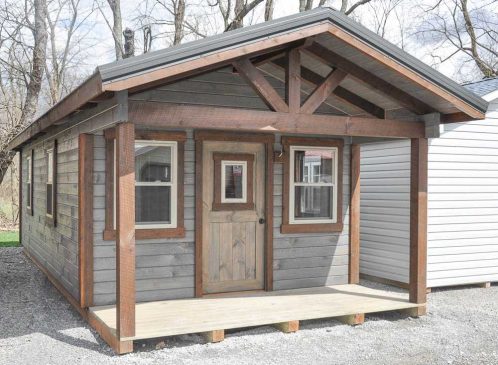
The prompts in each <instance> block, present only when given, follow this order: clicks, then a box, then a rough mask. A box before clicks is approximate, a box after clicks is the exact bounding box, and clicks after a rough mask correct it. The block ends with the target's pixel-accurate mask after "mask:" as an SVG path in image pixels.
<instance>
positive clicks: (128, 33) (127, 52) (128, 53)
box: [123, 28, 135, 58]
mask: <svg viewBox="0 0 498 365" xmlns="http://www.w3.org/2000/svg"><path fill="white" fill-rule="evenodd" d="M123 37H124V54H123V58H129V57H133V56H135V32H134V31H133V30H131V29H130V28H126V29H125V30H124V32H123Z"/></svg>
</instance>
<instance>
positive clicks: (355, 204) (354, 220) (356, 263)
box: [349, 144, 361, 284]
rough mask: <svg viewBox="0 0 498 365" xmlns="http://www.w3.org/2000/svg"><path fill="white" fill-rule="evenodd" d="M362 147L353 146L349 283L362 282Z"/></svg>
mask: <svg viewBox="0 0 498 365" xmlns="http://www.w3.org/2000/svg"><path fill="white" fill-rule="evenodd" d="M360 147H361V146H360V145H359V144H353V145H351V196H350V199H351V201H350V206H349V283H350V284H358V283H359V282H360Z"/></svg>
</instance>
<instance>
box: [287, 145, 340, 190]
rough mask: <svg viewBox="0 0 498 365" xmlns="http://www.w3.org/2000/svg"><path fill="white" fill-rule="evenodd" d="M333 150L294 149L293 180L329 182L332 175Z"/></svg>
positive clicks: (332, 177)
mask: <svg viewBox="0 0 498 365" xmlns="http://www.w3.org/2000/svg"><path fill="white" fill-rule="evenodd" d="M333 165H334V161H333V152H332V151H331V150H326V149H323V150H322V149H311V150H302V151H301V150H295V151H294V181H295V182H313V183H331V182H332V181H333V179H334V176H333Z"/></svg>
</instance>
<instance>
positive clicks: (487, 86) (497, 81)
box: [463, 76, 498, 96]
mask: <svg viewBox="0 0 498 365" xmlns="http://www.w3.org/2000/svg"><path fill="white" fill-rule="evenodd" d="M463 86H464V87H465V88H466V89H468V90H470V91H472V92H473V93H474V94H476V95H479V96H485V95H488V94H490V93H492V92H493V91H496V90H498V76H496V77H492V78H489V79H484V80H479V81H475V82H469V83H467V84H463Z"/></svg>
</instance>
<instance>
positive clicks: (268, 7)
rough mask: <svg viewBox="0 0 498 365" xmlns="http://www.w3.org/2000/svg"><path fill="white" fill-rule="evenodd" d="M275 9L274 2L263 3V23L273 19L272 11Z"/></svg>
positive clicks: (269, 0)
mask: <svg viewBox="0 0 498 365" xmlns="http://www.w3.org/2000/svg"><path fill="white" fill-rule="evenodd" d="M274 9H275V2H274V1H273V0H266V3H265V22H267V21H269V20H272V19H273V10H274Z"/></svg>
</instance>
